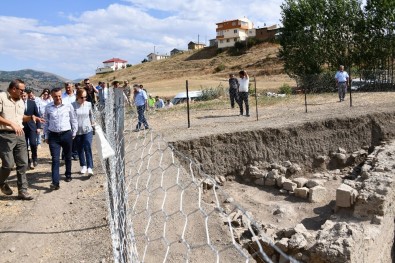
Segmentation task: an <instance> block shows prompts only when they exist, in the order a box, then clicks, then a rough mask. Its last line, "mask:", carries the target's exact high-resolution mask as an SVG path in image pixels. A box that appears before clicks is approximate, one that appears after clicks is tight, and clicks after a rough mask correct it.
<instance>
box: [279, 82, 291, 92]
mask: <svg viewBox="0 0 395 263" xmlns="http://www.w3.org/2000/svg"><path fill="white" fill-rule="evenodd" d="M292 92H293V89H292V88H291V86H289V85H288V84H283V85H282V86H281V87H280V90H279V91H278V93H279V94H287V95H290V94H292Z"/></svg>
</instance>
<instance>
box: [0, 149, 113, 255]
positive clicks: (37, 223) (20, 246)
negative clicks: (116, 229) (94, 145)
mask: <svg viewBox="0 0 395 263" xmlns="http://www.w3.org/2000/svg"><path fill="white" fill-rule="evenodd" d="M38 156H39V160H38V162H39V166H38V167H36V169H34V170H30V171H28V173H27V177H28V181H29V192H30V193H31V194H32V195H33V196H34V198H35V199H34V200H33V201H20V200H17V199H16V194H15V192H17V188H16V176H15V172H13V173H12V174H11V176H10V178H9V182H10V186H11V188H12V189H13V191H14V195H12V196H5V195H3V194H1V195H0V225H1V227H0V247H1V249H0V255H1V256H0V262H111V261H112V248H111V238H110V233H109V229H108V223H107V220H106V218H107V206H106V201H105V200H106V197H105V193H104V190H103V189H104V188H105V185H104V184H105V179H104V176H103V174H100V173H99V172H100V166H101V164H98V163H97V164H96V166H97V169H96V173H97V174H96V175H95V176H94V177H92V178H90V179H89V178H88V176H87V175H85V176H82V175H80V174H79V170H80V166H79V163H78V161H73V168H72V171H73V180H72V181H71V182H69V183H66V182H65V181H63V180H62V181H61V183H60V187H61V188H60V189H59V190H57V191H51V190H50V189H49V185H50V183H51V172H50V171H51V159H50V156H49V150H48V146H47V145H46V144H43V145H42V147H41V148H40V149H39V152H38ZM60 171H61V174H62V172H63V173H64V165H61V167H60ZM63 179H64V178H63Z"/></svg>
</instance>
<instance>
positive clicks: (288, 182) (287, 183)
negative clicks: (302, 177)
mask: <svg viewBox="0 0 395 263" xmlns="http://www.w3.org/2000/svg"><path fill="white" fill-rule="evenodd" d="M296 187H297V184H296V183H294V182H292V181H291V180H288V179H286V180H285V182H284V183H283V189H284V190H287V191H290V192H293V191H294V190H295V189H296Z"/></svg>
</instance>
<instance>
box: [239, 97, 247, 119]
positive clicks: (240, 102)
mask: <svg viewBox="0 0 395 263" xmlns="http://www.w3.org/2000/svg"><path fill="white" fill-rule="evenodd" d="M243 102H244V104H245V106H246V115H249V114H250V106H249V105H248V92H239V107H240V115H243V113H244V111H243Z"/></svg>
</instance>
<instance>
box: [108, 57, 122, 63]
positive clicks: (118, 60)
mask: <svg viewBox="0 0 395 263" xmlns="http://www.w3.org/2000/svg"><path fill="white" fill-rule="evenodd" d="M110 62H121V63H126V62H127V61H126V60H123V59H120V58H112V59H109V60H106V61H104V62H103V63H110Z"/></svg>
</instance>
